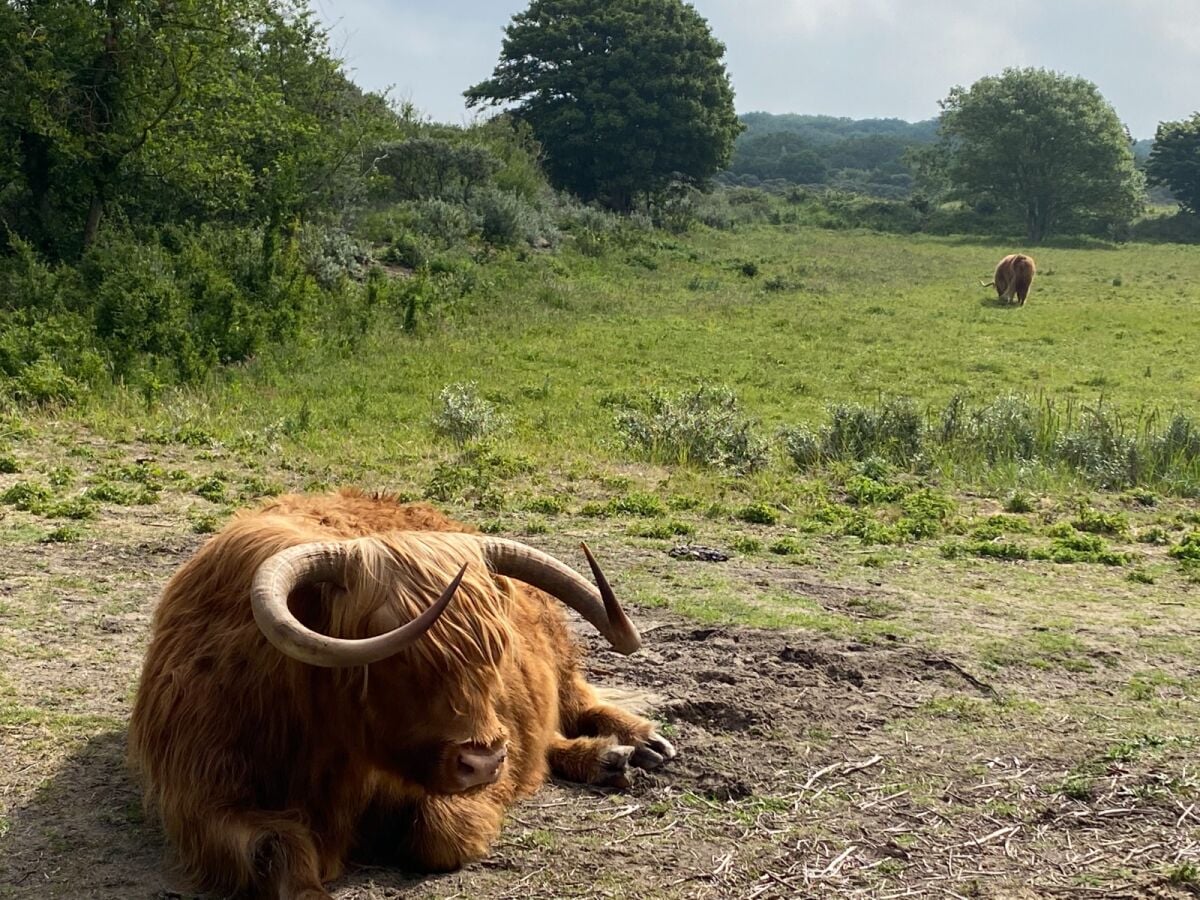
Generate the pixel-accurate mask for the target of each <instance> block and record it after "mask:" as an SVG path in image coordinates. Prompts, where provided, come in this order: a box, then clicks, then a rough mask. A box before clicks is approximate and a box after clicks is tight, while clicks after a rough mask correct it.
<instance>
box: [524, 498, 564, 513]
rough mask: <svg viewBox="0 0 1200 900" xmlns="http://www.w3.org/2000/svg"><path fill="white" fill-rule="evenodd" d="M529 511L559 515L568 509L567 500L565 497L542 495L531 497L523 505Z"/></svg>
mask: <svg viewBox="0 0 1200 900" xmlns="http://www.w3.org/2000/svg"><path fill="white" fill-rule="evenodd" d="M521 508H522V509H524V510H526V511H527V512H535V513H542V514H543V515H547V516H557V515H559V514H560V513H564V512H566V510H567V501H566V499H565V498H563V497H552V496H541V497H530V498H529V499H528V500H526V501H525V503H524V504H522V506H521Z"/></svg>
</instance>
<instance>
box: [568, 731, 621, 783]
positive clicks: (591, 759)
mask: <svg viewBox="0 0 1200 900" xmlns="http://www.w3.org/2000/svg"><path fill="white" fill-rule="evenodd" d="M636 752H637V748H636V747H634V746H633V745H632V744H621V743H618V742H617V739H616V738H615V737H612V736H611V735H606V736H604V737H578V738H567V737H563V736H562V735H558V736H557V737H555V739H554V740H553V741H551V742H550V747H549V749H548V751H547V761H548V762H549V763H550V770H551V771H552V772H553V773H554V774H555V775H557V776H558V777H559V778H562V779H564V780H566V781H574V782H577V783H579V784H595V785H599V786H600V787H615V788H627V787H629V785H630V784H631V783H632V777H633V773H632V772H630V770H629V765H630V761H631V760H632V758H633V755H634V754H635V753H636Z"/></svg>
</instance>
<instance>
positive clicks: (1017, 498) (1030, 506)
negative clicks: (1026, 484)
mask: <svg viewBox="0 0 1200 900" xmlns="http://www.w3.org/2000/svg"><path fill="white" fill-rule="evenodd" d="M1036 508H1037V504H1036V503H1035V501H1034V499H1033V497H1031V496H1030V495H1029V494H1027V493H1026V492H1025V491H1021V490H1016V491H1013V492H1012V493H1011V494H1009V495H1008V497H1007V498H1006V499H1005V501H1004V511H1005V512H1008V513H1030V512H1033V511H1034V509H1036Z"/></svg>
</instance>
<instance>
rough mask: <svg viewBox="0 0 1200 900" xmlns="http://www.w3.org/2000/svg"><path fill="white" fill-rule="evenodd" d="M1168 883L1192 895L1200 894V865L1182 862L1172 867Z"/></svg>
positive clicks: (1169, 871) (1168, 872)
mask: <svg viewBox="0 0 1200 900" xmlns="http://www.w3.org/2000/svg"><path fill="white" fill-rule="evenodd" d="M1167 883H1168V884H1170V885H1172V886H1174V887H1177V888H1183V889H1185V890H1187V891H1188V892H1190V893H1192V894H1200V865H1197V864H1196V863H1192V862H1181V863H1178V864H1176V865H1174V866H1172V867H1171V868H1170V869H1169V870H1168V871H1167Z"/></svg>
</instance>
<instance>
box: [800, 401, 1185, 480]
mask: <svg viewBox="0 0 1200 900" xmlns="http://www.w3.org/2000/svg"><path fill="white" fill-rule="evenodd" d="M780 441H781V443H782V447H783V450H784V452H785V453H786V454H787V456H788V457H790V459H791V460H792V462H793V463H794V464H795V465H796V466H797V467H798V468H800V469H801V470H802V471H811V470H813V469H815V468H818V467H820V466H822V465H825V464H828V463H833V462H844V461H852V462H864V461H866V460H869V459H873V458H880V457H882V458H884V459H886V460H888V461H889V462H891V463H893V464H895V465H898V466H902V467H905V468H908V469H910V470H912V471H916V472H928V471H932V470H940V471H943V472H947V473H950V474H953V475H954V476H956V477H960V478H964V479H966V480H973V479H976V478H978V477H979V476H981V475H982V474H984V473H986V472H987V471H988V470H990V469H992V468H996V467H1011V471H1013V472H1015V473H1017V475H1018V478H1017V480H1018V481H1019V480H1021V479H1020V477H1019V476H1020V473H1022V472H1024V473H1026V474H1028V473H1030V472H1031V470H1033V469H1038V468H1040V469H1042V470H1044V472H1048V473H1066V474H1069V475H1071V476H1076V477H1079V478H1081V479H1083V480H1084V481H1085V482H1087V483H1088V484H1091V485H1094V486H1096V487H1098V488H1104V489H1109V490H1120V489H1125V488H1132V487H1135V486H1147V487H1154V488H1157V489H1160V490H1162V491H1164V492H1166V493H1170V494H1174V495H1177V496H1185V497H1195V496H1200V423H1198V422H1197V421H1196V420H1195V419H1194V418H1192V417H1191V416H1189V415H1187V414H1186V413H1183V412H1175V413H1173V414H1170V415H1164V414H1163V413H1161V412H1159V411H1154V410H1149V411H1144V412H1139V413H1135V414H1128V413H1122V412H1120V411H1117V410H1114V409H1110V408H1107V407H1105V406H1104V405H1103V404H1102V403H1095V404H1084V403H1079V402H1077V401H1074V400H1072V399H1067V400H1065V401H1062V400H1054V399H1052V398H1048V397H1038V398H1029V397H1022V396H1017V395H1008V396H1004V397H1000V398H997V399H996V400H994V401H992V402H990V403H985V404H975V405H972V404H971V403H969V402H968V401H966V400H965V399H964V398H962V397H954V398H952V399H951V400H950V402H949V403H947V404H946V406H944V407H942V408H940V409H937V408H931V409H926V410H924V411H922V410H920V409H919V408H918V406H917V405H916V403H915V402H914V401H912V400H911V399H908V398H903V397H901V398H892V399H883V400H880V401H879V402H877V403H875V404H870V405H862V404H836V405H834V406H832V407H831V408H830V410H829V420H828V422H827V423H826V424H825V425H823V426H821V427H819V428H818V429H815V430H814V429H813V428H811V427H809V426H806V425H800V426H792V427H787V428H784V429H783V430H782V431H781V433H780Z"/></svg>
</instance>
